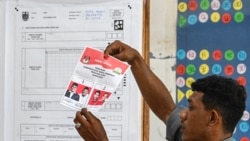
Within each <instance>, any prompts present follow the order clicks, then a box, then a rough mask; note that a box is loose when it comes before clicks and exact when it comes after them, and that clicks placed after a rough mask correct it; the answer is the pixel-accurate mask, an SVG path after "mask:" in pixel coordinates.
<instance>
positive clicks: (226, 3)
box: [221, 0, 232, 11]
mask: <svg viewBox="0 0 250 141" xmlns="http://www.w3.org/2000/svg"><path fill="white" fill-rule="evenodd" d="M221 7H222V9H224V10H225V11H228V10H230V9H231V7H232V4H231V2H230V1H229V0H225V1H223V2H222V5H221Z"/></svg>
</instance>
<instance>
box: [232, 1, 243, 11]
mask: <svg viewBox="0 0 250 141" xmlns="http://www.w3.org/2000/svg"><path fill="white" fill-rule="evenodd" d="M233 7H234V9H235V10H241V9H242V7H243V3H242V1H241V0H235V1H234V3H233Z"/></svg>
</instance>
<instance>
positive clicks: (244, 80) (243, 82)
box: [237, 76, 247, 86]
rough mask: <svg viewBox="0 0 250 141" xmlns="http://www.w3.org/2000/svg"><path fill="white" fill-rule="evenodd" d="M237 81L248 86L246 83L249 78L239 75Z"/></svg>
mask: <svg viewBox="0 0 250 141" xmlns="http://www.w3.org/2000/svg"><path fill="white" fill-rule="evenodd" d="M237 81H238V83H239V84H240V85H243V86H246V84H247V79H246V78H245V77H243V76H240V77H238V78H237Z"/></svg>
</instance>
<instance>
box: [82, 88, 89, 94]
mask: <svg viewBox="0 0 250 141" xmlns="http://www.w3.org/2000/svg"><path fill="white" fill-rule="evenodd" d="M88 93H89V88H88V87H85V88H84V89H83V90H82V95H83V96H85V95H87V94H88Z"/></svg>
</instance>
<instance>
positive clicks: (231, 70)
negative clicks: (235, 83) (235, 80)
mask: <svg viewBox="0 0 250 141" xmlns="http://www.w3.org/2000/svg"><path fill="white" fill-rule="evenodd" d="M224 73H225V74H226V75H228V76H231V75H232V74H233V73H234V67H233V66H232V65H227V66H226V67H225V68H224Z"/></svg>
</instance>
